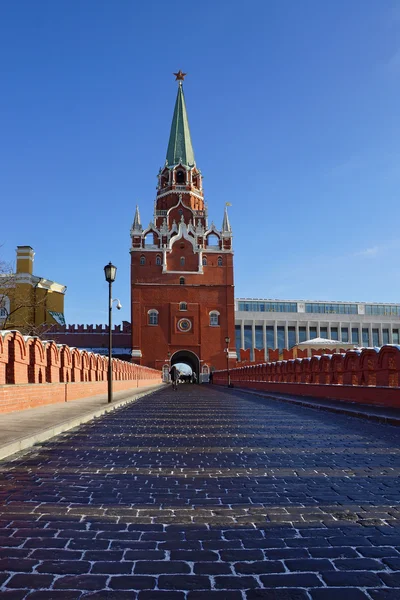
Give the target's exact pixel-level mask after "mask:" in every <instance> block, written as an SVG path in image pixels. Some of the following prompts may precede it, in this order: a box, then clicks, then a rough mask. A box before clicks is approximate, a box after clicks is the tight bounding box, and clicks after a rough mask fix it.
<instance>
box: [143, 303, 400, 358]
mask: <svg viewBox="0 0 400 600" xmlns="http://www.w3.org/2000/svg"><path fill="white" fill-rule="evenodd" d="M180 306H181V307H182V308H183V306H184V303H181V304H180ZM212 317H213V315H212V313H210V318H212ZM148 322H149V324H150V325H156V324H158V314H157V313H156V311H151V312H150V311H149V321H148ZM210 324H213V325H214V324H216V323H214V322H212V321H210ZM243 329H244V348H245V349H246V350H247V349H250V350H251V360H254V356H253V354H254V352H253V344H254V347H255V348H257V349H259V350H261V349H263V348H264V339H266V349H267V350H271V349H273V350H275V349H276V348H279V350H280V351H282V350H283V349H284V348H288V349H290V348H293V346H295V345H296V342H297V340H296V327H295V326H293V325H290V326H285V325H278V326H277V327H276V334H277V339H276V340H275V338H274V332H275V327H274V325H266V326H265V336H264V331H263V325H255V327H254V332H255V337H254V339H253V326H252V325H244V327H243ZM381 332H382V333H381ZM360 334H361V336H360ZM391 334H392V337H391ZM317 336H318V328H317V327H316V326H312V327H309V336H308V337H307V327H305V326H301V327H300V326H299V328H298V337H299V339H298V343H301V342H305V341H306V340H307V339H311V340H312V339H314V338H316V337H317ZM320 337H321V338H328V327H326V326H323V327H320ZM330 338H331V339H332V340H339V341H342V342H343V343H349V342H351V343H352V344H357V345H362V346H368V347H370V346H374V347H379V346H382V345H384V344H389V343H393V344H398V345H400V328H399V327H396V328H394V329H393V330H392V332H391V330H390V329H389V328H388V327H385V328H383V329H380V328H379V327H373V328H372V329H371V327H370V326H369V327H362V329H361V330H360V329H359V327H351V328H349V327H340V329H339V327H337V326H332V327H331V329H330ZM241 339H242V337H241V326H240V325H236V326H235V344H236V350H237V352H238V353H239V350H240V348H241V347H242V346H241ZM390 340H392V341H390ZM286 341H287V342H286Z"/></svg>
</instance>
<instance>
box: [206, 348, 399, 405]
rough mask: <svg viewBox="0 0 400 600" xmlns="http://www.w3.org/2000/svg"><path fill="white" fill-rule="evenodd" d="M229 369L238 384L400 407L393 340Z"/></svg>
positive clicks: (220, 379)
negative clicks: (353, 348)
mask: <svg viewBox="0 0 400 600" xmlns="http://www.w3.org/2000/svg"><path fill="white" fill-rule="evenodd" d="M229 374H230V382H231V384H233V385H234V386H237V387H244V388H245V387H248V388H253V389H262V390H265V391H275V392H280V393H286V394H295V395H301V396H314V397H319V398H332V399H333V398H336V399H340V400H348V401H351V402H364V403H366V404H380V405H385V406H391V407H396V408H400V346H396V345H392V344H389V345H386V346H382V348H380V349H379V348H363V349H360V350H348V351H347V352H345V353H340V354H339V353H338V354H323V355H321V356H320V355H314V356H313V357H312V358H296V359H292V360H280V361H275V362H269V363H260V364H257V365H247V366H243V367H239V368H235V369H231V370H230V373H229ZM227 380H228V373H227V371H226V370H224V371H216V372H215V373H214V376H213V381H214V383H216V384H220V385H226V384H227Z"/></svg>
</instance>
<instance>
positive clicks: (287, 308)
mask: <svg viewBox="0 0 400 600" xmlns="http://www.w3.org/2000/svg"><path fill="white" fill-rule="evenodd" d="M238 310H243V311H245V312H297V302H253V301H252V302H238Z"/></svg>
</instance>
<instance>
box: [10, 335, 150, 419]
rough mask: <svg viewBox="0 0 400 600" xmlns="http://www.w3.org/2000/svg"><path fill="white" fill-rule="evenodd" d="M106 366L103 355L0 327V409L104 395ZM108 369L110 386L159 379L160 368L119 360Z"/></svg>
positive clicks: (129, 385) (123, 387)
mask: <svg viewBox="0 0 400 600" xmlns="http://www.w3.org/2000/svg"><path fill="white" fill-rule="evenodd" d="M107 371H108V358H106V357H102V356H99V355H95V354H93V353H91V352H85V351H82V352H80V351H79V350H77V349H76V348H74V349H72V350H71V349H70V348H69V347H68V346H61V347H60V346H57V345H56V344H54V342H44V343H42V342H41V341H40V340H38V339H37V338H24V337H23V336H22V335H21V334H20V333H19V332H18V331H2V332H1V335H0V412H11V411H13V410H22V409H24V408H31V407H34V406H40V405H43V404H55V403H57V402H66V401H68V400H76V399H78V398H84V397H88V396H93V395H97V394H104V393H106V391H107ZM112 372H113V380H114V384H113V388H114V390H115V391H119V390H127V389H132V388H137V387H143V386H146V385H152V384H153V385H156V384H158V383H161V371H157V370H155V369H149V368H147V367H143V366H139V365H135V364H133V363H128V362H126V361H121V360H118V359H113V361H112ZM60 382H61V383H60Z"/></svg>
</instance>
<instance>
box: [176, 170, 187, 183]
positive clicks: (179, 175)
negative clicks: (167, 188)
mask: <svg viewBox="0 0 400 600" xmlns="http://www.w3.org/2000/svg"><path fill="white" fill-rule="evenodd" d="M185 179H186V178H185V173H184V172H183V171H177V172H176V183H185Z"/></svg>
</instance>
